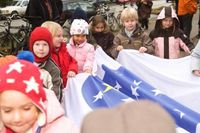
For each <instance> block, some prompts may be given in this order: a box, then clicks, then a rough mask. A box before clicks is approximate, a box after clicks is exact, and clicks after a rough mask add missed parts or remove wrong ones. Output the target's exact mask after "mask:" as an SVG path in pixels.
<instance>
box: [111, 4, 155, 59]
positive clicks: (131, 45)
mask: <svg viewBox="0 0 200 133" xmlns="http://www.w3.org/2000/svg"><path fill="white" fill-rule="evenodd" d="M120 20H121V22H122V24H123V28H122V29H121V31H120V32H119V33H118V34H117V35H116V36H115V38H114V40H113V44H114V46H113V48H112V53H111V54H112V56H113V57H114V58H117V56H118V53H119V51H121V50H122V49H124V48H125V49H136V50H139V52H140V53H144V52H147V53H149V54H153V53H154V49H153V47H152V41H151V39H150V38H149V36H148V34H147V33H146V32H145V31H143V30H142V29H141V27H140V26H139V25H138V14H137V11H136V10H135V9H134V8H125V9H124V10H123V11H122V13H121V18H120Z"/></svg>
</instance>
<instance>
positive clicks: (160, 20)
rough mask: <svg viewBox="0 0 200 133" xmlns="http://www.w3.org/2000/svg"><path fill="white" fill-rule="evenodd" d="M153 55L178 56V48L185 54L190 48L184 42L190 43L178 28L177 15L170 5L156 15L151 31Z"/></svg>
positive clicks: (167, 57) (169, 57) (168, 57)
mask: <svg viewBox="0 0 200 133" xmlns="http://www.w3.org/2000/svg"><path fill="white" fill-rule="evenodd" d="M149 36H150V38H151V39H152V40H153V46H154V47H155V55H156V56H158V57H160V58H165V59H176V58H179V57H180V48H182V49H183V50H184V51H185V52H186V53H187V54H189V53H190V49H189V48H188V47H187V45H186V43H188V44H189V43H191V42H190V41H189V39H188V38H187V36H186V35H184V33H183V32H182V31H181V30H180V28H179V21H178V18H177V15H176V13H175V11H174V9H173V8H172V7H164V8H163V9H162V11H161V12H160V14H159V15H158V17H157V21H156V24H155V29H154V30H153V31H151V33H150V35H149Z"/></svg>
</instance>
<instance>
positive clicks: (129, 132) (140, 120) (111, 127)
mask: <svg viewBox="0 0 200 133" xmlns="http://www.w3.org/2000/svg"><path fill="white" fill-rule="evenodd" d="M81 133H176V125H175V123H174V120H173V119H172V117H171V116H170V115H169V114H168V113H167V112H166V111H165V110H164V109H163V108H162V107H161V106H160V105H158V104H156V103H153V102H150V101H147V100H141V101H134V102H130V103H124V104H122V105H120V106H118V107H116V108H112V109H108V108H106V109H97V110H95V111H93V112H91V113H89V114H88V115H87V116H86V117H85V118H84V120H83V123H82V127H81Z"/></svg>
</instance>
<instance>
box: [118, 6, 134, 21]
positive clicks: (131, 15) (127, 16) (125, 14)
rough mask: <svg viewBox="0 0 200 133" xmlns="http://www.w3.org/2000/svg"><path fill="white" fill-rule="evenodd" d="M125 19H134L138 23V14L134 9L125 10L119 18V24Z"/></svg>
mask: <svg viewBox="0 0 200 133" xmlns="http://www.w3.org/2000/svg"><path fill="white" fill-rule="evenodd" d="M127 19H134V20H136V21H138V14H137V11H136V10H135V8H125V9H124V10H123V11H122V13H121V17H120V20H121V22H124V21H125V20H127Z"/></svg>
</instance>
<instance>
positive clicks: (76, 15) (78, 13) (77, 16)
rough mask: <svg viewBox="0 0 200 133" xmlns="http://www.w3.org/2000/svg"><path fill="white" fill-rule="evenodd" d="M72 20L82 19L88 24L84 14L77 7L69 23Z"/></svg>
mask: <svg viewBox="0 0 200 133" xmlns="http://www.w3.org/2000/svg"><path fill="white" fill-rule="evenodd" d="M74 19H83V20H85V21H86V22H88V17H87V14H86V12H85V11H84V10H83V9H82V8H80V7H77V8H76V9H75V11H74V13H73V15H72V17H71V22H73V21H74Z"/></svg>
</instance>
